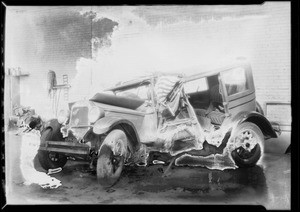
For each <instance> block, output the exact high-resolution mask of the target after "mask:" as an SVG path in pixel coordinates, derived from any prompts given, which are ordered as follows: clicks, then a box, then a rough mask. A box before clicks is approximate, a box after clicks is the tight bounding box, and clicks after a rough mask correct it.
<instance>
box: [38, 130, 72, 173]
mask: <svg viewBox="0 0 300 212" xmlns="http://www.w3.org/2000/svg"><path fill="white" fill-rule="evenodd" d="M59 133H60V132H59ZM58 137H59V136H58V135H55V134H54V133H53V130H52V129H51V128H48V129H45V130H44V131H43V132H42V135H41V144H42V143H45V141H47V140H51V141H59V139H57V138H58ZM38 159H39V162H40V164H41V166H42V167H43V169H45V170H48V169H56V168H59V167H61V168H63V167H64V165H66V163H67V157H66V156H65V155H62V154H58V153H54V152H49V151H44V150H39V151H38Z"/></svg>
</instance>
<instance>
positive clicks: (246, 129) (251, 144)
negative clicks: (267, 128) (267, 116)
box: [231, 122, 264, 167]
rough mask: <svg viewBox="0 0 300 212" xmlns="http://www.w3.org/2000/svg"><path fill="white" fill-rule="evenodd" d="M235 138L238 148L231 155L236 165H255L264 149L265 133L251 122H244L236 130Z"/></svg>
mask: <svg viewBox="0 0 300 212" xmlns="http://www.w3.org/2000/svg"><path fill="white" fill-rule="evenodd" d="M233 139H234V140H233V142H234V144H235V145H236V146H237V148H235V149H234V150H233V151H232V152H231V156H232V158H233V160H234V161H235V163H236V165H237V166H238V167H251V166H255V165H256V163H257V161H258V160H259V159H260V157H261V154H262V151H263V150H262V147H263V143H264V135H263V133H262V131H261V130H260V128H259V127H258V126H257V125H255V124H253V123H251V122H244V123H242V124H241V125H239V126H238V127H237V129H236V130H235V132H234V134H233Z"/></svg>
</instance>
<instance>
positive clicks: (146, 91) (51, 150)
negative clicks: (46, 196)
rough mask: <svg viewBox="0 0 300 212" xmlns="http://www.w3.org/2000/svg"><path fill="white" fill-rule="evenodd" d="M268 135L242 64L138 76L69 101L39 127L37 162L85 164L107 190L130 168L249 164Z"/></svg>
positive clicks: (248, 73)
mask: <svg viewBox="0 0 300 212" xmlns="http://www.w3.org/2000/svg"><path fill="white" fill-rule="evenodd" d="M274 137H277V134H276V132H275V130H274V129H273V128H272V125H271V123H270V122H269V121H268V120H267V119H266V118H265V117H264V115H263V114H262V113H261V112H260V107H259V104H257V102H256V98H255V87H254V82H253V76H252V70H251V66H250V64H248V63H241V62H240V63H235V64H232V65H229V66H226V67H223V68H219V69H216V70H211V71H207V72H201V73H198V74H195V75H191V76H183V75H176V74H172V75H170V74H155V75H151V76H146V77H141V78H138V79H135V80H132V81H127V82H123V83H121V84H118V85H117V86H114V87H112V88H109V89H107V90H105V91H104V92H101V93H97V94H95V95H94V96H93V97H92V98H91V99H89V100H88V101H78V102H75V103H70V104H69V110H68V111H64V110H62V111H61V112H60V113H59V116H58V118H57V119H52V120H49V121H48V122H46V123H45V125H44V128H43V130H42V133H41V143H40V148H39V152H38V158H39V161H40V164H41V166H42V167H43V168H44V169H46V170H48V169H54V168H58V167H63V166H64V165H65V164H66V162H67V160H86V161H88V162H90V167H91V168H94V170H95V171H96V175H97V179H98V181H99V183H100V184H102V185H107V186H111V185H113V184H115V183H116V182H117V180H118V179H119V178H120V176H121V173H122V170H123V167H124V166H125V165H128V164H137V165H139V166H146V165H147V164H155V162H156V163H158V161H164V162H166V163H167V164H169V165H170V164H172V163H173V162H174V161H175V164H177V163H179V161H180V160H182V159H183V158H184V157H187V156H192V157H209V156H222V155H227V156H228V157H229V159H230V161H231V162H232V164H233V165H234V166H235V167H236V168H238V167H249V166H254V165H255V164H257V162H258V161H259V159H260V158H261V156H262V154H263V151H264V141H265V139H269V138H274ZM154 161H155V162H154Z"/></svg>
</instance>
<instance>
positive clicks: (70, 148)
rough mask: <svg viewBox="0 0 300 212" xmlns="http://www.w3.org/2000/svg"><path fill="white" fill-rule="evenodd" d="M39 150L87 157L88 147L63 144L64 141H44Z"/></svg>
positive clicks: (69, 143)
mask: <svg viewBox="0 0 300 212" xmlns="http://www.w3.org/2000/svg"><path fill="white" fill-rule="evenodd" d="M39 150H44V151H49V152H57V153H63V154H67V155H89V153H90V146H88V145H87V144H81V143H74V142H65V141H46V144H45V145H41V146H40V148H39Z"/></svg>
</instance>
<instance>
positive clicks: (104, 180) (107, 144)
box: [97, 129, 127, 187]
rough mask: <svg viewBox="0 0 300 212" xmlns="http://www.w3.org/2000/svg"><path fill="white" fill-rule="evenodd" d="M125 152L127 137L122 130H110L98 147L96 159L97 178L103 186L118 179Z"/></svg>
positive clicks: (111, 183) (109, 184)
mask: <svg viewBox="0 0 300 212" xmlns="http://www.w3.org/2000/svg"><path fill="white" fill-rule="evenodd" d="M126 153H127V137H126V135H125V133H124V132H123V131H122V130H118V129H116V130H113V131H111V132H110V133H109V134H108V135H107V136H106V138H105V139H104V141H103V144H102V146H101V147H100V151H99V157H98V160H97V179H98V182H99V183H100V184H101V185H102V186H104V187H110V186H113V185H114V184H115V183H117V181H118V180H119V178H120V176H121V173H122V170H123V166H124V161H125V156H126Z"/></svg>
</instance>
